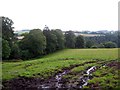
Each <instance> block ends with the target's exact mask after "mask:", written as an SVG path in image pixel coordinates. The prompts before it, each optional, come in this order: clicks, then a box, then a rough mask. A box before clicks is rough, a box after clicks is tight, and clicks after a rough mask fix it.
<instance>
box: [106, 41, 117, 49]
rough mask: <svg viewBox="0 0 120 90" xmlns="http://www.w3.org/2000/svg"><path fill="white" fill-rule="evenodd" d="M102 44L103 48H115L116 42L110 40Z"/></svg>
mask: <svg viewBox="0 0 120 90" xmlns="http://www.w3.org/2000/svg"><path fill="white" fill-rule="evenodd" d="M104 46H105V48H116V47H117V45H116V43H114V42H111V41H110V42H106V43H104Z"/></svg>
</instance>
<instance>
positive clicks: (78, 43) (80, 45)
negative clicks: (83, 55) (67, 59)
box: [75, 35, 84, 48]
mask: <svg viewBox="0 0 120 90" xmlns="http://www.w3.org/2000/svg"><path fill="white" fill-rule="evenodd" d="M75 47H76V48H84V38H83V36H81V35H79V36H77V38H76V43H75Z"/></svg>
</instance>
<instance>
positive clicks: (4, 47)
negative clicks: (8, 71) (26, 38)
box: [2, 39, 11, 59]
mask: <svg viewBox="0 0 120 90" xmlns="http://www.w3.org/2000/svg"><path fill="white" fill-rule="evenodd" d="M10 53H11V49H10V46H9V43H8V41H7V40H4V39H2V58H3V59H7V58H9V56H10Z"/></svg>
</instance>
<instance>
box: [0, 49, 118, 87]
mask: <svg viewBox="0 0 120 90" xmlns="http://www.w3.org/2000/svg"><path fill="white" fill-rule="evenodd" d="M117 60H118V49H117V48H116V49H65V50H62V51H58V52H56V53H53V54H49V55H46V56H44V57H42V58H40V59H35V60H29V61H20V62H2V70H3V71H2V79H3V81H6V80H11V79H13V78H17V77H22V76H24V77H37V78H43V79H47V78H49V77H50V76H53V75H55V74H56V73H57V72H60V71H62V70H63V69H64V68H67V67H70V66H71V65H78V64H81V66H78V67H75V68H72V69H71V70H70V73H69V74H68V75H64V77H63V78H65V79H67V80H69V79H70V78H71V77H72V79H71V80H76V79H77V78H78V77H79V76H80V75H82V71H84V70H86V69H87V68H88V67H90V66H93V65H96V66H97V67H99V66H100V65H102V64H103V63H108V62H112V61H117ZM89 62H93V63H89ZM82 64H83V65H82ZM109 69H110V70H109ZM107 70H108V71H107ZM111 70H115V68H112V69H111V68H108V67H107V68H103V71H104V72H105V71H107V72H108V73H109V74H108V76H105V77H106V78H108V79H111V80H112V79H113V80H114V82H115V83H114V84H113V82H110V81H109V83H110V85H111V84H112V85H113V86H115V85H116V84H118V83H117V82H116V81H115V80H116V79H118V75H117V71H118V70H117V71H116V72H115V73H112V74H110V72H111ZM100 71H101V73H100ZM98 73H100V74H99V76H97V75H98ZM114 74H115V75H116V77H115V78H112V76H114ZM93 75H94V76H95V78H93V79H91V80H90V81H89V83H90V84H89V86H85V88H88V87H91V86H92V84H93V83H94V82H95V83H96V82H99V83H98V84H99V85H102V84H104V83H107V82H105V80H103V81H101V82H102V83H100V81H99V80H98V81H97V79H96V77H99V78H103V79H104V75H103V72H102V70H101V69H100V70H98V71H96V72H95V73H93ZM99 85H98V86H99Z"/></svg>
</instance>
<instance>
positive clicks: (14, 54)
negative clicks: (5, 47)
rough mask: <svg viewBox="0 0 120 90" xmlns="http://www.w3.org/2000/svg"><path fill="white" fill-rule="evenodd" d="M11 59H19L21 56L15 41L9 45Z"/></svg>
mask: <svg viewBox="0 0 120 90" xmlns="http://www.w3.org/2000/svg"><path fill="white" fill-rule="evenodd" d="M10 58H11V59H13V58H14V59H20V58H21V53H20V48H19V46H18V44H17V43H14V44H13V45H12V47H11V55H10Z"/></svg>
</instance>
